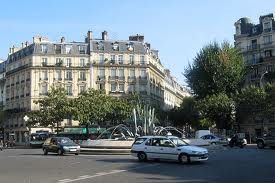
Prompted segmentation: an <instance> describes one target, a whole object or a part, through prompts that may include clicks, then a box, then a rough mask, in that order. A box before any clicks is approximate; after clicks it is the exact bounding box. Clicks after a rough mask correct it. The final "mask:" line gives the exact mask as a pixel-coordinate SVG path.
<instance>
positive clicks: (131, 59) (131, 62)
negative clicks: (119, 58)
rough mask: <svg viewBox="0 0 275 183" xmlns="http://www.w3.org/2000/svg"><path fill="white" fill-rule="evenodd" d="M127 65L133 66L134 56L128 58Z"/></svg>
mask: <svg viewBox="0 0 275 183" xmlns="http://www.w3.org/2000/svg"><path fill="white" fill-rule="evenodd" d="M129 64H132V65H133V64H134V55H130V56H129Z"/></svg>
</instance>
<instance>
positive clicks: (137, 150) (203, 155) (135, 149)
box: [131, 136, 208, 163]
mask: <svg viewBox="0 0 275 183" xmlns="http://www.w3.org/2000/svg"><path fill="white" fill-rule="evenodd" d="M131 154H132V156H135V157H138V159H139V161H146V160H148V159H167V160H176V161H179V162H181V163H189V162H191V161H206V160H208V150H207V149H205V148H201V147H197V146H191V145H189V144H187V143H186V142H184V141H183V140H182V139H180V138H178V137H175V136H168V137H165V136H143V137H139V138H137V139H136V141H135V142H134V144H133V146H132V149H131Z"/></svg>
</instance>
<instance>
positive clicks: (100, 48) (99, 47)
mask: <svg viewBox="0 0 275 183" xmlns="http://www.w3.org/2000/svg"><path fill="white" fill-rule="evenodd" d="M98 50H102V51H103V50H104V44H103V42H99V43H98Z"/></svg>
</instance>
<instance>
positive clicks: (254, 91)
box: [234, 86, 267, 122]
mask: <svg viewBox="0 0 275 183" xmlns="http://www.w3.org/2000/svg"><path fill="white" fill-rule="evenodd" d="M266 98H267V94H266V92H265V90H264V89H262V88H259V87H255V86H249V87H246V88H243V89H242V90H241V91H239V92H237V94H236V96H235V98H234V99H235V103H236V117H237V120H238V121H239V122H240V121H243V120H244V119H247V118H248V117H252V118H254V117H256V116H262V115H263V111H262V109H264V108H266V107H265V105H266Z"/></svg>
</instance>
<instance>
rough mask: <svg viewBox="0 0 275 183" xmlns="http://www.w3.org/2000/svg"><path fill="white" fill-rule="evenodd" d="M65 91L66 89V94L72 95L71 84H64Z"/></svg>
mask: <svg viewBox="0 0 275 183" xmlns="http://www.w3.org/2000/svg"><path fill="white" fill-rule="evenodd" d="M66 91H67V95H70V96H72V95H73V88H72V85H67V86H66Z"/></svg>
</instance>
